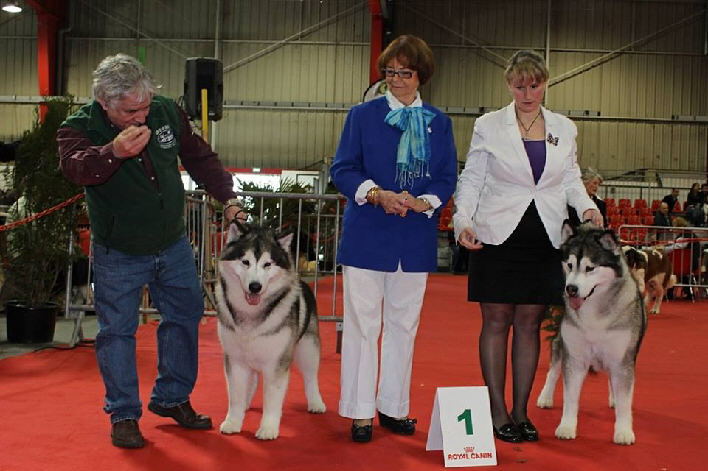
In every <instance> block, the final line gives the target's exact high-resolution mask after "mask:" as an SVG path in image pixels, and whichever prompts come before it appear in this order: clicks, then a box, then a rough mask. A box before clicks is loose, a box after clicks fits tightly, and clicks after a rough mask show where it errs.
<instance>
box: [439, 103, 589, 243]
mask: <svg viewBox="0 0 708 471" xmlns="http://www.w3.org/2000/svg"><path fill="white" fill-rule="evenodd" d="M541 111H542V113H543V119H544V120H545V123H546V132H545V134H546V136H547V138H546V166H545V168H544V170H543V174H542V175H541V178H540V179H539V181H538V184H536V183H534V179H533V174H532V172H531V164H530V163H529V159H528V156H527V155H526V150H525V149H524V144H523V142H522V140H521V133H520V132H519V127H518V125H517V124H516V113H515V112H514V103H513V102H512V103H511V104H510V105H509V106H507V107H505V108H502V109H500V110H498V111H494V112H491V113H487V114H485V115H484V116H481V117H479V118H478V119H477V121H476V122H475V124H474V131H473V133H472V142H471V143H470V150H469V152H468V153H467V162H466V163H465V168H464V170H463V171H462V173H461V174H460V177H459V179H458V181H457V190H456V192H455V214H454V218H453V224H454V226H455V240H459V237H460V233H461V232H462V230H463V229H465V228H467V227H470V228H472V230H473V231H474V232H475V233H476V235H477V239H479V240H480V241H482V242H483V243H485V244H493V245H499V244H501V243H502V242H504V241H505V240H506V239H507V238H508V237H509V236H510V235H511V233H512V232H514V229H516V226H517V225H518V224H519V221H521V217H522V216H523V215H524V212H525V211H526V208H528V206H529V204H530V203H531V201H532V200H535V202H536V208H537V210H538V214H539V216H540V217H541V221H542V222H543V225H544V226H545V228H546V232H547V233H548V238H549V239H550V241H551V243H552V244H553V246H554V247H556V248H559V247H560V241H561V227H562V225H563V221H564V220H565V219H566V218H567V217H568V209H567V206H566V205H567V204H569V205H570V206H572V207H573V208H575V210H576V211H577V212H578V214H580V215H582V214H583V213H584V212H585V211H587V210H588V209H596V208H597V206H595V203H593V201H592V200H591V199H590V197H589V196H588V194H587V191H586V190H585V186H584V185H583V183H582V180H581V179H580V169H579V168H578V163H577V158H576V144H575V137H576V135H577V134H578V131H577V129H576V127H575V124H574V123H573V122H572V121H571V120H569V119H568V118H566V117H565V116H562V115H560V114H557V113H553V112H551V111H549V110H547V109H545V108H543V107H541Z"/></svg>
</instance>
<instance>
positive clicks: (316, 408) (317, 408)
mask: <svg viewBox="0 0 708 471" xmlns="http://www.w3.org/2000/svg"><path fill="white" fill-rule="evenodd" d="M325 411H327V406H325V403H324V401H323V400H322V398H321V397H319V398H317V399H315V400H313V401H308V403H307V412H309V413H310V414H324V413H325Z"/></svg>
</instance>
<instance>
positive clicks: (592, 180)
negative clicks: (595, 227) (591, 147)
mask: <svg viewBox="0 0 708 471" xmlns="http://www.w3.org/2000/svg"><path fill="white" fill-rule="evenodd" d="M580 177H581V178H582V180H583V185H585V190H586V191H587V192H588V196H589V197H590V199H591V200H592V201H593V202H594V203H595V206H597V209H599V210H600V214H602V221H603V223H604V225H605V227H607V205H606V204H605V202H604V201H603V200H602V199H601V198H599V197H598V196H597V190H598V189H599V188H600V185H602V175H600V173H599V172H598V171H597V170H594V169H592V168H589V167H588V168H586V169H583V171H582V173H581V175H580ZM568 220H569V221H570V224H571V225H572V226H573V227H578V226H580V223H581V222H582V221H581V220H580V218H579V217H578V213H577V212H576V211H575V209H574V208H573V207H572V206H570V205H569V206H568Z"/></svg>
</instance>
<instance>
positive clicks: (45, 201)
mask: <svg viewBox="0 0 708 471" xmlns="http://www.w3.org/2000/svg"><path fill="white" fill-rule="evenodd" d="M46 106H47V112H46V114H45V117H44V120H40V119H39V118H37V120H36V122H35V123H34V125H33V127H32V129H31V130H30V131H27V132H25V134H24V135H23V137H22V139H21V141H20V145H19V147H18V148H17V153H16V158H15V164H14V166H12V167H10V168H9V169H8V171H9V172H11V175H10V178H11V179H10V180H9V181H12V182H14V188H15V191H16V193H17V195H18V196H19V199H18V201H17V202H16V203H15V204H14V205H13V207H12V208H11V209H10V219H12V220H14V221H20V220H23V219H25V218H26V217H28V216H39V217H37V218H36V219H34V220H31V221H28V222H26V223H22V224H20V225H18V226H16V227H14V228H12V229H11V230H9V231H5V232H4V233H5V234H6V237H7V241H6V242H7V243H6V246H5V250H4V252H5V253H4V254H3V265H4V274H5V284H4V286H3V296H2V297H3V299H4V300H9V301H6V304H5V312H6V315H7V336H8V340H9V341H10V342H15V343H21V342H22V343H27V342H29V343H39V342H50V341H51V340H52V339H53V337H54V322H55V320H56V315H57V312H58V306H59V304H58V301H60V300H61V297H62V294H63V292H64V286H63V285H64V283H63V280H64V279H65V278H64V276H65V273H66V269H67V267H68V265H69V263H70V262H71V261H72V256H70V255H69V252H68V243H69V236H70V234H72V233H73V231H74V230H75V228H76V221H77V217H78V211H76V210H75V208H74V207H73V205H68V206H66V207H63V208H61V209H58V210H56V211H53V212H51V213H49V214H41V213H44V212H45V210H47V209H49V208H53V207H55V206H57V205H59V204H60V203H62V202H64V201H67V200H68V199H70V198H71V197H73V196H76V195H77V194H81V193H82V188H81V187H79V186H77V185H74V184H73V183H70V182H69V181H68V180H66V179H65V178H64V176H63V175H62V173H61V171H60V169H59V152H58V149H57V142H56V133H57V130H58V129H59V126H60V125H61V123H62V122H63V121H64V119H66V117H67V115H68V114H69V110H70V109H71V99H70V98H60V99H54V100H51V101H49V102H47V104H46Z"/></svg>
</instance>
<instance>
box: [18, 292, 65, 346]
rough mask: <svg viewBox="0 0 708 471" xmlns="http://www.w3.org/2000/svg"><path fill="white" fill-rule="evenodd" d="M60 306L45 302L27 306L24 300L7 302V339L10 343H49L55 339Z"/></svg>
mask: <svg viewBox="0 0 708 471" xmlns="http://www.w3.org/2000/svg"><path fill="white" fill-rule="evenodd" d="M58 311H59V306H58V305H57V304H55V303H45V304H42V305H40V306H27V305H26V304H25V303H24V302H22V301H8V302H7V303H5V314H6V315H7V341H8V342H10V343H47V342H51V341H52V340H54V326H55V325H56V320H57V312H58Z"/></svg>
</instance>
